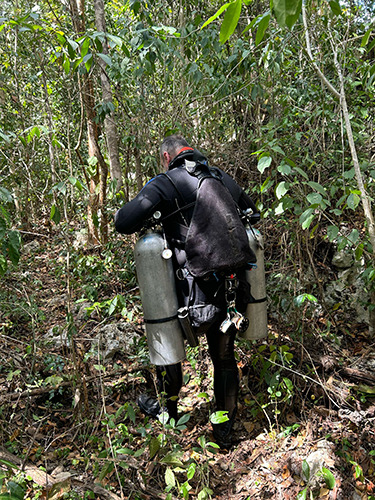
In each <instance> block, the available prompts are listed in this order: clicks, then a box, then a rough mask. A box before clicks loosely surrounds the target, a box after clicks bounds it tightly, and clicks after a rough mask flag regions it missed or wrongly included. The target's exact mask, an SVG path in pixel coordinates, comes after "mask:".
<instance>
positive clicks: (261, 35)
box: [255, 13, 271, 45]
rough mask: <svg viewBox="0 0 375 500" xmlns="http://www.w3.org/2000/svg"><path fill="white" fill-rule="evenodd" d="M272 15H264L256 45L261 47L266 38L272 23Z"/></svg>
mask: <svg viewBox="0 0 375 500" xmlns="http://www.w3.org/2000/svg"><path fill="white" fill-rule="evenodd" d="M270 19H271V15H270V14H269V13H266V14H264V15H263V16H262V17H261V18H260V21H259V24H258V29H257V33H256V35H255V45H259V44H260V42H261V41H262V40H263V38H264V34H265V32H266V30H267V28H268V25H269V23H270Z"/></svg>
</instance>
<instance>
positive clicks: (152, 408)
mask: <svg viewBox="0 0 375 500" xmlns="http://www.w3.org/2000/svg"><path fill="white" fill-rule="evenodd" d="M137 405H138V406H139V408H140V410H141V411H142V413H144V414H145V415H147V416H148V417H153V418H158V417H159V415H160V414H161V413H164V412H166V413H168V416H169V417H170V418H174V419H175V421H176V422H177V401H167V404H166V407H164V406H163V407H161V406H160V403H159V401H158V400H157V399H155V398H152V397H151V396H149V395H148V394H140V395H139V396H138V398H137Z"/></svg>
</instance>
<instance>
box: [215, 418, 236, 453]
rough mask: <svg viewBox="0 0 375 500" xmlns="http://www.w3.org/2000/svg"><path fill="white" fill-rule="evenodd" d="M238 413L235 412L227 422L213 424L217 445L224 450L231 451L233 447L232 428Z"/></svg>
mask: <svg viewBox="0 0 375 500" xmlns="http://www.w3.org/2000/svg"><path fill="white" fill-rule="evenodd" d="M236 413H237V411H234V412H233V414H232V416H231V417H230V418H229V420H227V421H226V422H223V423H221V424H212V432H213V435H214V438H215V441H216V443H217V444H218V445H219V446H220V448H222V449H226V450H229V448H230V447H231V446H232V444H233V443H232V428H233V424H234V419H235V417H236Z"/></svg>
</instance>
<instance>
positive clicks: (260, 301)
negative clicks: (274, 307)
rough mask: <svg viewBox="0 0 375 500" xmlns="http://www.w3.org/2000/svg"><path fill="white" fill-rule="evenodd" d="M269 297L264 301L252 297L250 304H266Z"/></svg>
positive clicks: (264, 298)
mask: <svg viewBox="0 0 375 500" xmlns="http://www.w3.org/2000/svg"><path fill="white" fill-rule="evenodd" d="M266 300H267V297H263V299H254V297H251V300H249V304H261V303H262V302H266Z"/></svg>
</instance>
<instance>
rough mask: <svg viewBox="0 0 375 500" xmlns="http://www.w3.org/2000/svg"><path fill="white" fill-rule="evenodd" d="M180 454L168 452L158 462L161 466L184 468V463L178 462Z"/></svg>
mask: <svg viewBox="0 0 375 500" xmlns="http://www.w3.org/2000/svg"><path fill="white" fill-rule="evenodd" d="M180 456H181V453H178V452H170V453H168V454H167V455H165V457H163V458H162V459H161V460H160V462H161V463H163V464H167V465H171V466H172V467H184V463H183V462H181V460H180Z"/></svg>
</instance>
